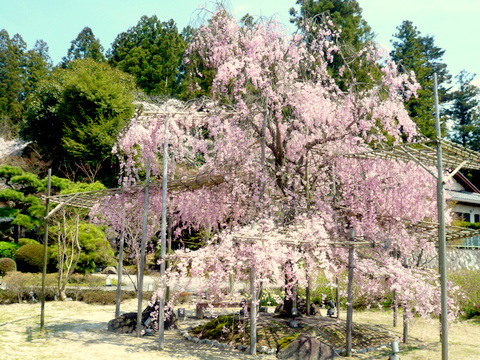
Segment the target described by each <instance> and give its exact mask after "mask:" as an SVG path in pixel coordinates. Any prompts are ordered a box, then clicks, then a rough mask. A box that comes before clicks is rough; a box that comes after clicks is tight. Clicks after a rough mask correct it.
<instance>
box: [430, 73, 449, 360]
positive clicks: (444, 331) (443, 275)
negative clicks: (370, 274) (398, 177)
mask: <svg viewBox="0 0 480 360" xmlns="http://www.w3.org/2000/svg"><path fill="white" fill-rule="evenodd" d="M433 82H434V86H433V87H434V100H435V130H436V135H437V213H438V224H439V226H438V268H439V273H440V303H441V308H442V312H441V314H440V322H441V332H440V340H441V342H442V360H448V304H447V297H448V289H447V257H446V252H447V242H446V237H445V212H444V209H443V203H444V194H443V185H444V182H443V159H442V157H443V155H442V143H441V140H442V130H441V127H440V113H439V106H438V89H437V74H436V73H435V74H433Z"/></svg>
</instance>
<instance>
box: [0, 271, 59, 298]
mask: <svg viewBox="0 0 480 360" xmlns="http://www.w3.org/2000/svg"><path fill="white" fill-rule="evenodd" d="M2 280H3V282H4V283H5V284H7V290H8V292H7V293H5V294H4V295H6V296H7V295H8V294H11V293H14V294H15V296H16V297H17V299H18V302H21V301H22V300H30V292H33V293H34V294H35V296H36V299H37V300H40V296H41V295H40V293H41V286H42V275H41V274H30V273H21V272H18V271H12V272H9V273H8V274H7V275H5V277H4V278H3V279H2ZM55 282H56V280H55V277H54V276H47V278H46V279H45V285H46V288H45V298H46V299H47V300H52V299H53V298H54V290H55ZM4 300H5V299H4ZM7 302H8V301H7Z"/></svg>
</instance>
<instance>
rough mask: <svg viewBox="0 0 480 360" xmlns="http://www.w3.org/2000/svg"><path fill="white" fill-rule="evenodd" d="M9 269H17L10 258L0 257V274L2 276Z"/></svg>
mask: <svg viewBox="0 0 480 360" xmlns="http://www.w3.org/2000/svg"><path fill="white" fill-rule="evenodd" d="M9 271H17V264H16V263H15V260H13V259H11V258H1V259H0V276H4V275H5V274H6V273H7V272H9Z"/></svg>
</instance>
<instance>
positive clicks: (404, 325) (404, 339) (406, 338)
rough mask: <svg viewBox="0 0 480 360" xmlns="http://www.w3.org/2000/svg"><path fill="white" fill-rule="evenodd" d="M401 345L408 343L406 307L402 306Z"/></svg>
mask: <svg viewBox="0 0 480 360" xmlns="http://www.w3.org/2000/svg"><path fill="white" fill-rule="evenodd" d="M402 340H403V343H404V344H406V343H407V342H408V316H407V307H406V305H403V339H402Z"/></svg>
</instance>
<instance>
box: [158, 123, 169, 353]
mask: <svg viewBox="0 0 480 360" xmlns="http://www.w3.org/2000/svg"><path fill="white" fill-rule="evenodd" d="M167 180H168V119H167V118H166V119H165V127H164V141H163V177H162V229H161V246H160V289H159V290H158V291H159V295H160V301H159V304H158V306H159V311H158V348H159V349H160V350H163V349H164V348H165V297H166V295H167V294H166V284H165V270H166V259H165V253H166V250H167Z"/></svg>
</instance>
